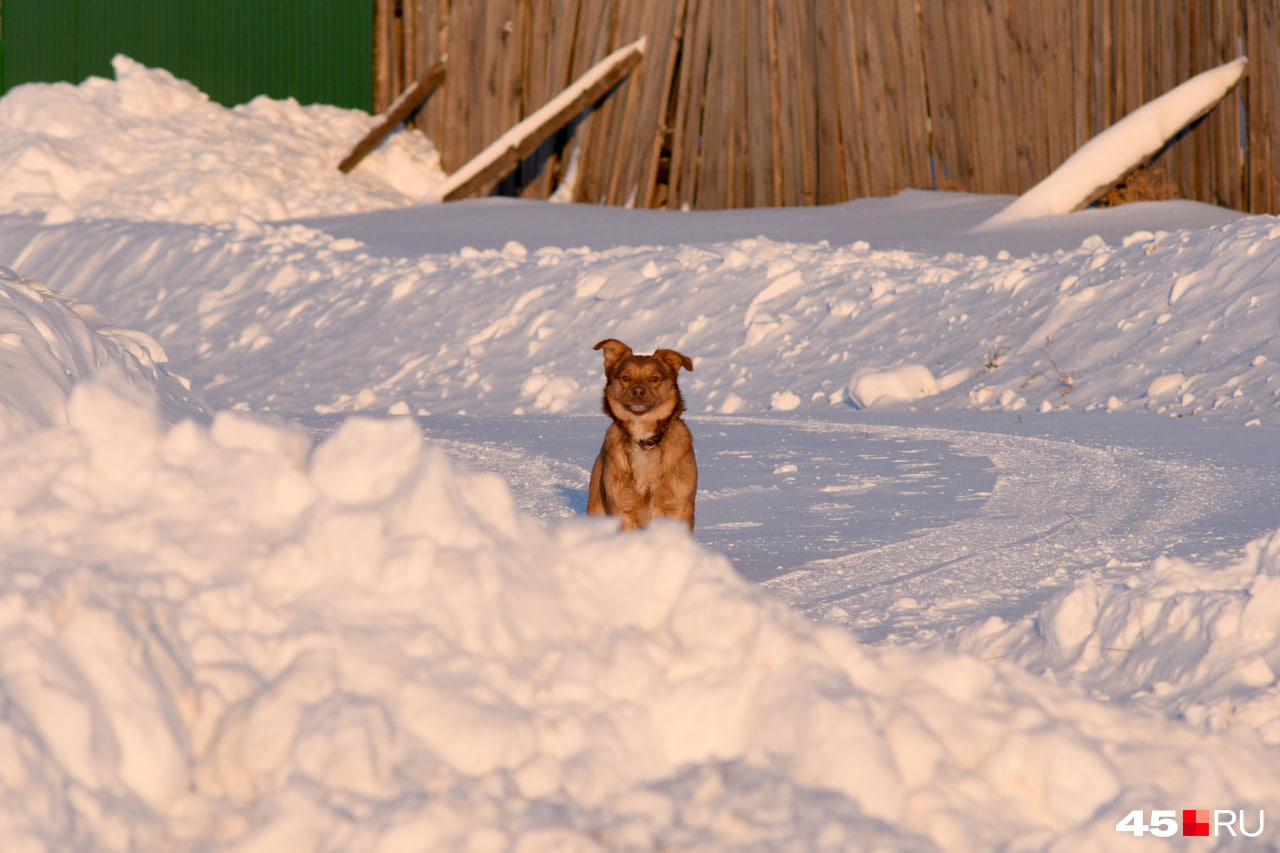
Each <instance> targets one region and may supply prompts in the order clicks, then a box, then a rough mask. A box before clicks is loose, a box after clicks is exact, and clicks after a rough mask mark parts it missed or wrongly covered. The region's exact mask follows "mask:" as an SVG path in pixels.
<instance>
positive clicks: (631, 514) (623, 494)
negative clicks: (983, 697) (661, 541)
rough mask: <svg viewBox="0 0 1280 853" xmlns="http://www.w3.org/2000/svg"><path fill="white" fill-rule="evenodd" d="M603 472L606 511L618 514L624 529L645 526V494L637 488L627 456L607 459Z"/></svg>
mask: <svg viewBox="0 0 1280 853" xmlns="http://www.w3.org/2000/svg"><path fill="white" fill-rule="evenodd" d="M602 474H603V480H604V483H603V486H604V488H603V489H602V491H603V493H604V499H605V501H604V502H605V512H607V513H609V514H610V515H616V516H618V519H619V520H620V521H621V523H622V529H623V530H635V529H636V528H637V527H643V526H644V523H645V522H646V521H647V520H648V519H647V518H645V511H644V510H645V500H644V496H643V495H641V494H640V492H639V490H637V489H636V485H635V477H634V476H633V474H632V471H631V467H630V466H629V465H627V464H626V460H625V458H624V459H622V460H617V459H614V458H612V457H609V458H607V459H605V462H604V471H603V472H602Z"/></svg>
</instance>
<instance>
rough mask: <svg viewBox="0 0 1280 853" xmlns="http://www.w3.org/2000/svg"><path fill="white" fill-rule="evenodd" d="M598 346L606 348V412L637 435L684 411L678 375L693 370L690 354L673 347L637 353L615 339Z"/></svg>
mask: <svg viewBox="0 0 1280 853" xmlns="http://www.w3.org/2000/svg"><path fill="white" fill-rule="evenodd" d="M594 348H595V349H602V350H604V378H605V386H604V411H605V414H607V415H609V417H611V418H613V419H614V420H615V421H618V422H619V423H622V424H623V425H624V426H627V427H629V429H628V431H629V432H631V433H632V435H633V437H636V438H639V437H642V436H643V435H646V434H651V433H652V432H653V431H654V430H656V427H657V425H658V424H659V423H660V422H663V421H669V420H670V419H671V418H674V417H676V416H678V415H679V414H680V413H681V412H683V411H684V402H683V400H682V399H681V397H680V386H679V385H678V384H677V383H676V374H677V373H679V371H680V368H682V367H683V368H684V369H685V370H689V371H692V370H693V360H692V359H691V358H689V356H687V355H682V354H681V353H678V352H676V351H675V350H671V349H660V350H657V351H656V352H654V354H653V355H637V354H635V353H633V352H632V351H631V347H629V346H627V345H626V344H624V343H623V342H622V341H618V340H614V339H613V338H609V339H608V340H603V341H601V342H600V343H598V344H596V345H595V347H594ZM630 427H634V429H630Z"/></svg>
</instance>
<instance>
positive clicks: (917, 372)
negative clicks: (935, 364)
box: [846, 364, 938, 409]
mask: <svg viewBox="0 0 1280 853" xmlns="http://www.w3.org/2000/svg"><path fill="white" fill-rule="evenodd" d="M846 391H847V393H848V397H849V401H850V402H851V403H852V404H853V405H855V406H857V407H858V408H860V409H866V408H870V407H871V406H874V405H877V404H883V403H910V402H912V401H913V400H919V399H922V398H924V397H931V396H933V395H934V394H937V393H938V382H937V380H935V379H934V378H933V374H932V373H930V372H929V368H927V367H925V366H924V365H923V364H906V365H903V366H902V367H897V368H894V369H892V370H875V369H872V368H864V369H862V370H859V371H858V372H857V373H855V374H853V378H852V379H850V380H849V384H848V386H847V388H846Z"/></svg>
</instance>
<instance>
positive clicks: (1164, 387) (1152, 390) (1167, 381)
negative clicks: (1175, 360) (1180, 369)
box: [1147, 373, 1187, 399]
mask: <svg viewBox="0 0 1280 853" xmlns="http://www.w3.org/2000/svg"><path fill="white" fill-rule="evenodd" d="M1186 381H1187V377H1186V376H1183V375H1182V374H1181V373H1166V374H1165V375H1164V376H1161V377H1160V378H1159V379H1156V380H1155V381H1153V382H1152V383H1151V384H1150V385H1148V386H1147V396H1148V397H1151V398H1152V399H1156V398H1159V397H1166V396H1169V395H1171V394H1174V393H1176V392H1177V391H1178V390H1179V389H1180V388H1182V385H1183V383H1184V382H1186Z"/></svg>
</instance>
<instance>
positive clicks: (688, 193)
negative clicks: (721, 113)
mask: <svg viewBox="0 0 1280 853" xmlns="http://www.w3.org/2000/svg"><path fill="white" fill-rule="evenodd" d="M713 5H714V2H713V0H689V3H688V5H687V6H686V8H685V21H684V26H683V27H682V32H683V33H684V39H683V47H682V50H681V59H680V75H679V79H678V82H677V88H676V109H675V122H676V126H675V128H674V132H673V135H672V142H671V148H672V150H671V184H670V188H669V189H670V196H669V199H668V206H670V207H672V208H676V209H680V208H686V207H688V208H692V207H694V206H695V205H696V203H697V193H698V182H699V177H700V169H701V163H702V150H703V146H702V139H703V118H704V113H705V108H706V92H707V70H708V66H709V60H710V51H711V26H712V18H711V12H712V7H713Z"/></svg>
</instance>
